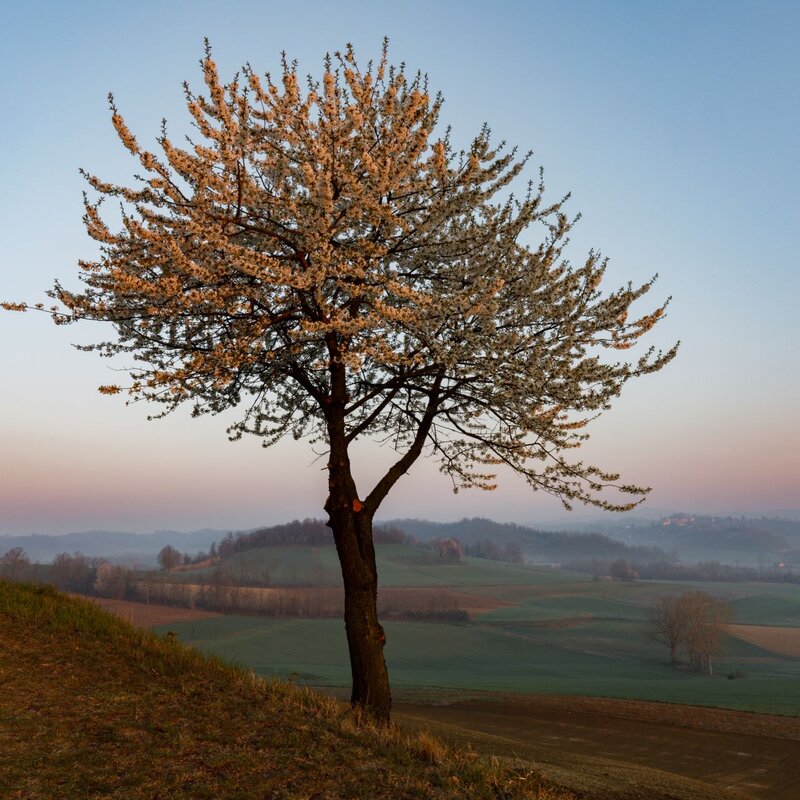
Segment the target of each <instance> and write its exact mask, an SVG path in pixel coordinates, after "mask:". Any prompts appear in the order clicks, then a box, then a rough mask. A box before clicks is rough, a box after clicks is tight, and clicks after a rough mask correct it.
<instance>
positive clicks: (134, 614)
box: [81, 595, 222, 628]
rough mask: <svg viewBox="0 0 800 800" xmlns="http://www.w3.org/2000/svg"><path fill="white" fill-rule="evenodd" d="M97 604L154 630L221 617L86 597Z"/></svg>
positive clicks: (207, 613)
mask: <svg viewBox="0 0 800 800" xmlns="http://www.w3.org/2000/svg"><path fill="white" fill-rule="evenodd" d="M81 597H83V599H84V600H91V601H92V602H93V603H97V605H99V606H100V608H102V609H105V610H106V611H108V612H110V613H111V614H116V615H117V616H118V617H122V619H124V620H127V621H128V622H130V623H131V624H132V625H135V626H136V627H137V628H154V627H155V626H156V625H170V624H172V623H173V622H192V621H193V620H196V619H207V618H208V617H219V616H222V615H221V614H217V613H216V612H214V611H200V610H197V609H192V608H177V607H175V606H162V605H157V604H155V603H152V604H150V603H134V602H131V601H130V600H110V599H109V598H106V597H85V596H83V595H81Z"/></svg>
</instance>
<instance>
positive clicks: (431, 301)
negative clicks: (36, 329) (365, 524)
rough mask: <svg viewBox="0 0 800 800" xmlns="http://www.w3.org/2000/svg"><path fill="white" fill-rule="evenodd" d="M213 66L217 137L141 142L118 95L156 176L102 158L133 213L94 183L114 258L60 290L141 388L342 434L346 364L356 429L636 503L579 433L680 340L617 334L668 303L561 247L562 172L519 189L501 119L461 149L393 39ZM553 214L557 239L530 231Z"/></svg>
mask: <svg viewBox="0 0 800 800" xmlns="http://www.w3.org/2000/svg"><path fill="white" fill-rule="evenodd" d="M202 67H203V76H204V79H205V84H206V87H207V94H206V95H195V94H194V93H193V92H192V91H191V90H190V89H189V87H188V85H185V95H186V102H187V106H188V110H189V112H190V114H191V116H192V119H193V120H194V124H195V126H196V128H197V130H198V132H199V134H200V137H199V139H198V141H196V142H195V141H191V140H190V141H189V142H188V143H187V144H186V146H184V147H179V146H177V145H176V144H175V143H173V141H172V140H171V139H170V137H169V136H168V134H167V131H166V125H164V128H163V132H162V136H161V137H160V139H159V144H160V149H161V153H160V154H158V155H157V154H155V153H153V152H150V151H149V150H146V149H144V148H142V147H141V146H140V145H139V143H138V142H137V140H136V138H135V137H134V135H133V134H132V133H131V132H130V131H129V129H128V127H127V126H126V124H125V121H124V119H123V117H122V115H121V114H120V112H119V111H118V110H117V108H116V106H115V105H114V103H113V99H112V100H111V110H112V121H113V124H114V127H115V129H116V131H117V134H118V136H119V138H120V140H121V141H122V143H123V144H124V145H125V147H126V148H127V149H128V150H129V151H130V153H132V154H133V155H134V156H136V158H137V159H138V160H139V162H140V164H141V166H142V168H143V169H144V170H145V175H144V177H142V178H141V179H140V185H139V186H138V187H136V188H127V187H124V186H118V185H114V184H109V183H106V182H104V181H102V180H101V179H100V178H98V177H96V176H94V175H91V174H88V173H87V174H86V178H87V180H88V182H89V184H90V185H91V186H92V187H93V188H94V189H95V190H96V191H97V192H98V193H99V195H100V198H101V199H102V198H103V197H108V196H111V197H119V198H121V199H122V200H123V201H124V202H125V207H126V211H125V212H124V215H123V220H122V221H123V226H122V229H121V230H119V231H112V230H111V229H110V228H109V227H108V225H106V224H105V223H104V221H103V220H102V218H101V215H100V209H99V205H100V202H99V201H90V200H89V199H87V200H86V215H85V222H86V226H87V230H88V233H89V235H90V236H92V238H94V239H95V240H97V241H98V242H100V243H101V245H102V256H101V258H100V259H99V260H97V261H84V262H81V265H80V266H81V270H82V278H83V280H84V282H85V283H86V289H85V291H83V292H82V293H76V292H72V291H68V290H66V289H64V288H63V287H62V286H61V285H57V286H56V288H55V291H54V293H53V294H54V296H55V297H56V298H57V299H58V300H60V301H61V302H62V303H63V304H64V305H65V306H66V308H67V310H68V311H67V314H66V315H65V316H64V317H63V318H62V319H63V320H70V321H71V320H73V319H75V318H92V319H102V320H106V321H110V322H113V323H114V324H115V326H116V329H117V332H118V334H119V338H118V339H115V340H113V341H109V342H104V343H101V344H97V345H94V346H93V347H92V348H90V349H99V350H101V351H102V352H104V353H107V354H113V353H118V352H131V353H133V354H134V355H135V359H136V361H137V366H136V368H135V369H133V370H131V374H132V383H131V384H130V386H128V387H126V389H127V391H128V392H129V393H130V394H131V395H132V396H133V397H134V398H143V399H147V400H151V401H156V402H159V403H162V404H164V406H165V410H166V411H169V410H171V409H173V408H175V407H176V406H177V405H179V404H181V403H183V402H189V403H191V404H192V406H193V410H194V413H196V414H201V413H205V412H218V411H221V410H223V409H226V408H229V407H239V408H241V409H242V417H241V419H240V420H239V421H238V422H237V423H236V424H235V425H234V426H233V429H232V431H231V432H232V433H233V435H234V436H239V435H241V434H242V433H243V432H252V433H255V434H257V435H259V436H261V437H262V438H263V440H264V442H265V444H271V443H273V442H275V441H277V440H279V439H280V438H281V437H283V436H284V435H285V434H287V433H289V434H292V435H293V436H295V437H296V438H301V437H304V436H307V435H310V436H311V438H313V439H323V440H324V439H325V438H326V436H327V425H326V414H325V411H326V404H327V403H328V402H329V401H330V398H331V395H332V393H333V392H334V386H333V383H334V381H335V380H336V376H335V374H334V373H333V372H332V371H331V365H332V364H336V365H341V367H342V370H341V380H342V381H343V382H344V390H345V393H346V397H347V402H346V406H345V409H344V411H345V418H346V428H345V435H346V437H347V440H348V442H351V441H353V440H355V439H357V438H359V437H360V436H364V435H367V436H371V437H378V438H387V439H389V440H390V441H391V442H392V444H393V445H394V447H395V448H396V449H397V450H398V451H400V452H407V451H408V449H409V448H411V447H412V446H414V445H415V444H418V445H422V444H423V443H425V444H427V445H428V446H429V447H430V450H431V454H432V455H434V456H435V457H436V458H438V459H439V462H440V464H441V468H442V471H443V472H445V473H446V474H447V475H449V476H450V477H451V478H452V479H453V482H454V485H455V486H456V487H469V486H478V487H481V488H491V487H493V486H494V481H495V474H494V473H495V467H496V466H497V465H500V464H506V465H508V466H509V467H511V468H512V469H514V470H515V471H517V472H518V473H520V474H522V475H524V476H525V477H526V479H527V480H528V482H529V483H530V484H531V486H532V487H533V488H534V489H541V490H544V491H547V492H551V493H553V494H556V495H557V496H559V497H560V498H562V500H564V501H565V502H566V503H567V504H569V503H570V502H571V501H573V500H579V501H582V502H585V503H592V504H595V505H601V506H603V507H606V508H614V509H622V508H627V507H629V505H630V503H629V502H628V501H622V502H612V501H610V500H609V499H608V498H607V497H601V496H600V494H599V492H600V490H601V488H602V487H603V486H605V485H606V484H608V483H612V482H615V481H617V480H618V476H617V475H614V474H611V473H609V472H607V471H604V470H600V469H598V468H596V467H593V466H589V465H585V464H583V463H581V462H571V461H569V460H567V459H566V457H565V455H564V452H565V451H567V450H569V449H572V448H574V447H576V446H578V445H580V443H581V442H582V441H583V440H584V439H585V438H586V436H585V433H584V432H583V427H584V425H585V424H586V422H587V421H588V419H590V418H591V417H592V416H594V415H595V414H597V413H598V412H600V411H602V410H604V409H606V408H608V407H609V403H610V401H611V400H612V399H613V398H614V397H615V396H617V395H618V394H619V392H620V390H621V388H622V386H623V384H624V383H625V382H626V381H628V380H629V379H630V378H632V377H635V376H638V375H642V374H645V373H648V372H654V371H656V370H658V369H660V368H661V367H662V366H663V365H664V364H665V363H666V362H667V361H668V360H669V359H670V358H671V357H672V356H673V355H674V349H673V350H670V351H669V352H667V353H660V352H658V353H656V352H653V351H652V350H650V351H648V352H646V353H645V354H643V355H641V356H640V357H639V358H637V359H635V360H634V361H633V362H632V363H628V362H626V361H619V360H615V358H614V356H612V357H611V358H604V357H603V356H602V354H603V351H610V352H611V353H612V354H614V353H617V352H619V351H625V350H627V349H628V348H630V347H631V346H632V345H634V344H635V342H636V340H637V339H639V337H640V336H642V334H644V333H645V332H646V331H647V330H649V329H650V328H651V327H652V326H653V324H654V323H655V322H656V321H657V320H658V319H659V318H660V317H661V316H662V315H663V312H664V307H665V305H661V306H659V307H657V308H656V309H655V310H654V311H650V312H648V313H646V314H644V315H641V316H638V317H635V318H633V319H629V309H630V306H631V305H632V304H633V302H634V301H635V300H637V299H638V298H640V297H641V296H642V295H644V294H645V293H646V292H647V291H648V290H649V289H650V287H651V285H652V281H648V282H647V283H645V284H644V285H642V286H638V287H633V286H631V285H628V286H626V287H623V288H620V289H618V290H616V291H612V292H610V293H608V294H606V295H602V294H601V292H600V284H601V281H602V278H603V273H604V271H605V267H606V262H605V260H604V259H603V258H602V257H601V256H600V255H599V254H598V253H595V252H592V253H589V255H588V256H587V257H586V259H585V260H584V261H583V263H581V264H580V265H579V266H576V267H574V266H572V265H570V263H569V262H568V261H567V260H566V259H565V258H563V256H562V247H563V245H564V244H565V242H566V239H567V235H568V233H569V230H570V228H571V226H572V222H571V221H570V220H569V219H568V217H567V215H566V213H565V211H564V208H563V200H562V201H560V202H556V203H550V204H548V203H546V202H544V186H543V184H542V182H541V180H540V181H538V182H537V183H528V185H527V188H526V190H525V192H524V193H523V194H522V196H521V197H515V196H514V195H510V194H507V193H504V190H505V188H506V187H507V186H508V185H509V184H510V183H511V181H512V180H513V179H514V178H516V177H517V176H518V175H519V174H520V173H521V172H522V170H523V167H524V166H525V164H526V162H527V160H528V156H524V157H521V158H518V157H517V155H516V152H515V151H514V150H510V151H507V150H506V148H505V147H504V146H503V145H502V144H499V145H493V144H492V143H491V137H490V131H489V129H488V128H487V127H484V128H483V129H482V130H481V131H480V132H479V134H478V135H477V136H476V137H475V138H474V140H473V141H472V144H471V146H470V147H469V148H468V149H466V150H463V151H458V152H456V151H455V150H454V148H453V146H452V144H451V140H450V134H449V131H445V132H443V133H439V134H437V122H438V118H439V113H440V110H441V107H442V98H441V96H435V97H431V96H430V94H429V91H428V87H427V80H426V78H425V77H424V76H422V75H420V74H416V75H414V76H409V75H407V74H406V71H405V70H404V69H403V68H402V67H401V68H399V69H396V68H394V67H392V66H390V65H389V64H388V63H387V58H386V50H385V49H384V53H383V56H382V58H381V59H380V61H379V62H378V64H377V65H372V64H370V65H368V66H367V68H366V69H360V68H359V65H358V63H357V60H356V58H355V55H354V53H353V51H352V49H351V48H348V49H347V51H346V52H345V53H344V54H342V55H337V57H336V59H335V61H334V60H332V59H327V60H326V63H325V71H324V75H323V80H322V82H321V83H319V82H315V81H313V80H311V79H310V78H309V79H308V81H307V85H306V88H305V90H304V91H303V90H302V89H301V81H300V78H299V76H298V73H297V67H296V65H295V64H293V63H288V62H287V61H286V60H285V59H284V62H283V71H282V74H281V76H280V80H279V81H273V79H272V78H271V77H270V76H269V75H267V76H266V77H264V78H261V77H259V76H258V75H257V74H256V73H255V72H254V71H253V70H252V69H251V68H250V67H249V66H248V67H245V68H244V71H243V73H242V74H241V75H238V76H236V77H235V78H234V80H233V81H232V82H230V83H229V84H227V85H223V84H222V83H221V82H220V79H219V76H218V74H217V68H216V65H215V63H214V61H213V59H212V57H211V52H210V50H207V52H206V56H205V58H204V59H203V61H202ZM532 225H542V226H543V228H542V230H543V231H544V241H543V242H542V243H541V244H539V245H538V246H536V247H530V246H528V245H527V244H525V243H524V242H523V241H522V239H523V237H522V234H523V233H524V232H525V231H526V230H527V229H529V228H530V227H531V226H532ZM103 389H104V390H105V391H107V392H114V391H117V389H118V387H103ZM243 401H244V402H243ZM619 488H620V489H622V491H623V492H626V493H628V494H629V495H633V496H636V497H639V498H641V496H642V495H643V493H644V492H645V490H644V488H643V487H639V486H632V485H627V484H620V485H619ZM373 492H374V494H373V495H372V496H371V498H370V499H371V500H372V502H373V505H377V502H379V500H380V499H382V495H383V494H384V492H382V491H381V487H380V485H378V486H376V487H374V489H373ZM629 500H630V498H629ZM631 502H635V500H632V501H631Z"/></svg>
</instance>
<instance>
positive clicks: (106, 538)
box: [0, 528, 226, 566]
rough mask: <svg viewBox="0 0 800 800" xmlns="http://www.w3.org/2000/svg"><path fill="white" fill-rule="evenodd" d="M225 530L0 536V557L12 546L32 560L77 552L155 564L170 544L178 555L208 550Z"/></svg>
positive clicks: (43, 560) (45, 560) (116, 559)
mask: <svg viewBox="0 0 800 800" xmlns="http://www.w3.org/2000/svg"><path fill="white" fill-rule="evenodd" d="M225 533H226V532H225V531H217V530H211V529H210V528H204V529H203V530H199V531H191V532H188V533H186V532H181V531H156V532H154V533H121V532H116V531H87V532H84V533H65V534H62V535H60V536H47V535H39V534H33V535H30V536H0V555H1V554H2V553H5V552H7V551H8V550H10V549H11V548H12V547H21V548H23V550H25V552H26V553H27V554H28V557H29V558H30V559H31V561H38V562H40V563H45V562H50V561H52V560H53V559H54V558H55V557H56V556H57V555H58V554H59V553H74V552H75V551H79V552H81V553H83V554H84V555H85V556H90V557H93V558H107V559H109V560H111V561H119V562H131V563H134V562H136V563H139V564H141V565H143V566H144V565H155V563H156V555H157V554H158V551H159V550H161V548H162V547H164V545H167V544H171V545H172V546H173V547H175V548H177V549H178V550H180V551H181V552H191V553H194V552H197V551H198V550H205V549H207V548H208V547H209V546H210V545H211V543H212V542H214V541H218V540H220V539H221V538H222V537H223V536H225Z"/></svg>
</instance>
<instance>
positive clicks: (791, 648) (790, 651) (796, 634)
mask: <svg viewBox="0 0 800 800" xmlns="http://www.w3.org/2000/svg"><path fill="white" fill-rule="evenodd" d="M728 632H729V633H731V634H732V635H733V636H736V637H738V638H739V639H744V641H745V642H750V644H754V645H757V646H758V647H763V648H764V649H765V650H769V651H770V652H772V653H779V654H780V655H782V656H791V657H793V658H800V628H782V627H777V626H769V625H729V626H728Z"/></svg>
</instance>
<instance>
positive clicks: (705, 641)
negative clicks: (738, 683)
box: [681, 592, 731, 675]
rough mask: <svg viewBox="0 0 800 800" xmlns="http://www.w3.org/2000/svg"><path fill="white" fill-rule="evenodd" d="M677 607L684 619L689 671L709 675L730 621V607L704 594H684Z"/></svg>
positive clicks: (712, 671) (711, 672) (711, 673)
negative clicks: (680, 608)
mask: <svg viewBox="0 0 800 800" xmlns="http://www.w3.org/2000/svg"><path fill="white" fill-rule="evenodd" d="M681 604H682V605H683V608H684V614H685V616H686V638H685V645H686V649H687V650H688V652H689V658H690V661H691V664H692V667H693V668H694V669H696V670H697V671H698V672H700V671H702V670H707V671H708V674H709V675H713V674H714V667H713V659H714V658H716V656H717V654H718V653H719V650H720V647H721V646H722V639H723V637H724V635H725V631H726V630H727V627H728V625H729V623H730V621H731V607H730V604H729V603H726V602H725V601H723V600H718V599H717V598H715V597H712V596H711V595H710V594H706V593H705V592H687V593H686V594H684V595H682V596H681Z"/></svg>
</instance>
